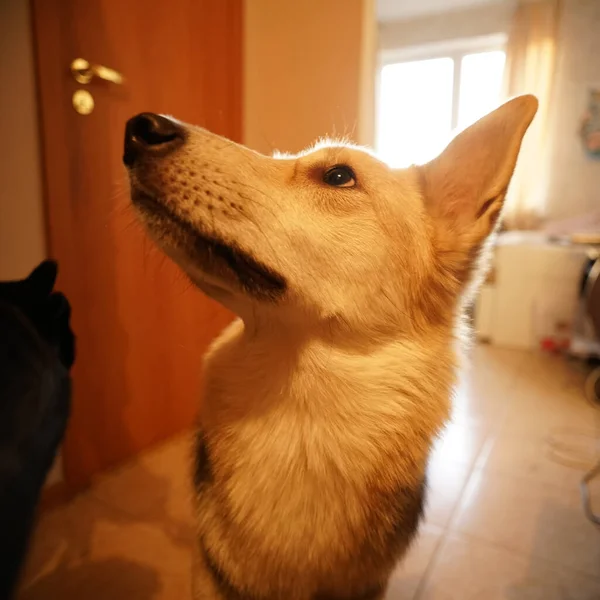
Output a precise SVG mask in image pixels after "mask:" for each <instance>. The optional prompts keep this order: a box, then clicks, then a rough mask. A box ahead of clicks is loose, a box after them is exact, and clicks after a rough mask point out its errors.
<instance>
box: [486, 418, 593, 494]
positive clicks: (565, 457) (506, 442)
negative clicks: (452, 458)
mask: <svg viewBox="0 0 600 600" xmlns="http://www.w3.org/2000/svg"><path fill="white" fill-rule="evenodd" d="M599 452H600V445H599V444H598V440H597V439H596V436H595V435H593V432H592V431H590V432H589V433H587V432H585V431H584V430H581V429H569V428H566V427H555V428H554V429H551V430H550V431H549V432H548V433H547V434H545V435H540V434H539V433H537V434H535V433H524V432H520V433H519V432H512V431H508V430H503V431H501V432H500V433H498V434H497V435H496V436H494V437H493V438H492V439H490V440H489V442H488V443H487V444H486V448H485V450H484V451H483V452H482V453H481V455H480V458H479V460H478V461H477V467H479V468H482V469H485V470H486V471H487V472H490V471H492V472H497V473H501V474H504V475H515V476H519V477H525V478H528V479H530V480H535V481H540V482H543V483H548V484H553V485H558V486H561V487H565V488H568V489H570V490H573V489H577V487H578V486H579V484H580V481H581V478H582V477H583V475H584V474H585V472H586V471H587V470H588V469H589V468H591V466H592V465H593V464H594V463H595V462H596V461H597V460H598V458H599V456H598V455H599Z"/></svg>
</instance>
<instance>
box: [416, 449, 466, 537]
mask: <svg viewBox="0 0 600 600" xmlns="http://www.w3.org/2000/svg"><path fill="white" fill-rule="evenodd" d="M470 471H471V469H470V467H468V466H465V465H461V464H460V463H457V462H453V461H451V460H448V461H443V460H436V461H434V462H432V463H431V464H430V465H429V468H428V470H427V474H428V475H427V478H428V491H427V504H426V509H425V521H426V522H427V523H429V524H431V525H436V526H438V527H446V526H447V525H448V523H449V522H450V519H451V518H452V515H453V513H454V511H455V509H456V507H457V505H458V501H459V500H460V497H461V495H462V493H463V490H464V488H465V485H466V483H467V480H468V477H469V473H470Z"/></svg>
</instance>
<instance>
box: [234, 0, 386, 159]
mask: <svg viewBox="0 0 600 600" xmlns="http://www.w3.org/2000/svg"><path fill="white" fill-rule="evenodd" d="M244 16H245V19H244V27H245V31H244V33H245V40H244V143H245V144H247V145H248V146H250V147H251V148H254V149H255V150H259V151H261V152H265V153H270V152H271V151H272V150H281V151H289V152H297V151H299V150H302V149H303V148H305V147H306V146H308V145H310V144H312V143H313V142H315V141H316V140H317V139H318V138H319V137H322V136H325V135H332V136H344V135H348V136H349V137H350V138H351V139H353V140H354V141H357V142H358V143H361V144H369V143H371V142H372V133H373V132H372V122H373V114H372V113H373V104H374V103H373V98H374V91H373V90H374V75H375V63H376V21H375V5H374V0H326V1H323V0H298V1H288V0H246V3H245V15H244Z"/></svg>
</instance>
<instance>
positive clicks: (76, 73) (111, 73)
mask: <svg viewBox="0 0 600 600" xmlns="http://www.w3.org/2000/svg"><path fill="white" fill-rule="evenodd" d="M71 73H72V75H73V77H74V78H75V81H76V82H77V83H89V82H90V81H92V79H94V77H97V78H98V79H103V80H104V81H110V82H111V83H116V84H117V85H121V84H122V83H123V80H124V78H123V75H121V73H119V72H118V71H115V70H114V69H110V68H109V67H104V66H102V65H91V64H90V63H89V62H88V61H87V60H85V58H76V59H75V60H74V61H73V62H72V63H71Z"/></svg>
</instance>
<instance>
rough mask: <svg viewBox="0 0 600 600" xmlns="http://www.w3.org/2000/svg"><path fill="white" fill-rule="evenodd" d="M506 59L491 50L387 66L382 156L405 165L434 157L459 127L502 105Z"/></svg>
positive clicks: (379, 137)
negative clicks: (501, 95)
mask: <svg viewBox="0 0 600 600" xmlns="http://www.w3.org/2000/svg"><path fill="white" fill-rule="evenodd" d="M504 62H505V53H504V52H503V51H501V50H493V51H486V52H476V53H462V54H453V55H452V56H445V57H440V58H432V59H428V60H418V61H410V62H398V63H394V64H388V65H386V66H384V67H383V68H382V70H381V78H380V96H379V107H378V122H377V151H378V154H379V156H380V157H381V159H382V160H384V161H385V162H387V163H388V164H389V165H390V166H392V167H396V168H402V167H408V166H410V165H411V164H423V163H425V162H427V161H429V160H431V159H432V158H435V157H436V156H437V155H438V154H439V153H440V152H441V151H442V150H443V149H444V147H445V146H446V145H447V144H448V142H449V141H450V140H451V139H452V137H453V135H454V134H455V132H457V131H459V130H461V129H464V128H465V127H467V126H468V125H470V124H471V123H473V122H474V121H476V120H477V119H479V118H481V117H482V116H483V115H484V114H486V113H487V112H489V111H490V110H492V109H494V108H495V107H496V106H497V105H498V104H499V102H500V94H501V87H502V77H503V72H504ZM455 86H457V89H455Z"/></svg>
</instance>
